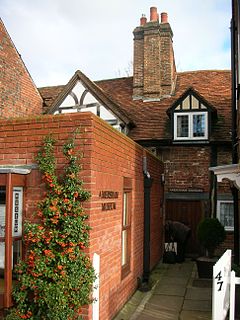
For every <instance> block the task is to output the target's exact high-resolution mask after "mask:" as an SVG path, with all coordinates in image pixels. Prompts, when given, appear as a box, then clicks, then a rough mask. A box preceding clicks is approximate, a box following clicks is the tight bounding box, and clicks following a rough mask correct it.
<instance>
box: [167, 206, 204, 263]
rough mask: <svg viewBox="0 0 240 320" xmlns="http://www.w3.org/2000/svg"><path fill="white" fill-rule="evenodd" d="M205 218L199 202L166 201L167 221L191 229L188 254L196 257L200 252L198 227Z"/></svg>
mask: <svg viewBox="0 0 240 320" xmlns="http://www.w3.org/2000/svg"><path fill="white" fill-rule="evenodd" d="M203 216H204V210H203V203H202V201H198V200H189V201H188V200H166V220H168V219H169V220H175V221H179V222H182V223H184V224H186V225H188V226H189V227H190V228H191V237H190V239H189V241H188V244H187V248H186V254H187V255H188V256H191V257H195V256H196V255H197V254H198V253H199V251H200V248H199V244H198V241H197V236H196V234H197V226H198V223H199V222H200V221H201V219H202V218H203Z"/></svg>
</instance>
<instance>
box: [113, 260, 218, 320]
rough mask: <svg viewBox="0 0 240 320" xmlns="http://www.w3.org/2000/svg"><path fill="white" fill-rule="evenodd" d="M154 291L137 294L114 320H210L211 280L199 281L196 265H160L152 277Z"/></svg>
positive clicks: (189, 261)
mask: <svg viewBox="0 0 240 320" xmlns="http://www.w3.org/2000/svg"><path fill="white" fill-rule="evenodd" d="M151 281H152V282H153V288H152V290H151V291H149V292H145V293H143V292H139V291H137V292H136V293H135V294H134V296H133V297H132V298H131V299H130V301H129V302H128V303H127V304H126V305H125V306H124V308H123V309H122V310H121V312H120V313H119V314H118V315H117V317H115V319H114V320H156V319H161V320H194V319H202V320H210V319H211V294H212V288H211V283H212V281H211V280H205V279H204V280H203V279H198V277H197V270H196V266H195V263H194V262H193V261H191V260H187V261H186V262H184V263H182V264H174V265H169V264H163V263H160V264H159V265H158V266H157V267H156V268H155V269H154V271H153V272H152V274H151Z"/></svg>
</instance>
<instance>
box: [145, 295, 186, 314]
mask: <svg viewBox="0 0 240 320" xmlns="http://www.w3.org/2000/svg"><path fill="white" fill-rule="evenodd" d="M182 305H183V297H177V296H167V295H160V294H153V295H152V296H151V298H150V299H149V300H148V302H147V303H146V304H145V309H146V310H161V311H171V312H175V313H176V314H178V313H179V312H180V310H181V308H182Z"/></svg>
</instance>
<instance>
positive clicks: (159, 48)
mask: <svg viewBox="0 0 240 320" xmlns="http://www.w3.org/2000/svg"><path fill="white" fill-rule="evenodd" d="M133 34H134V57H133V99H135V100H137V99H142V100H156V101H158V100H160V99H162V98H164V97H167V96H169V95H171V94H172V93H173V90H174V87H175V78H176V67H175V60H174V52H173V45H172V37H173V32H172V29H171V27H170V24H169V23H168V15H167V13H165V12H163V13H161V21H159V14H158V12H157V8H156V7H151V8H150V21H149V22H148V21H147V18H146V17H145V15H143V16H142V18H141V19H140V26H139V27H137V28H135V29H134V31H133Z"/></svg>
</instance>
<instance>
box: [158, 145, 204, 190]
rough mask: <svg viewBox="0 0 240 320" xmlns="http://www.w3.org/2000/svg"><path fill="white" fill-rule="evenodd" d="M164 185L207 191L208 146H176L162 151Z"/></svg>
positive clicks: (170, 187)
mask: <svg viewBox="0 0 240 320" xmlns="http://www.w3.org/2000/svg"><path fill="white" fill-rule="evenodd" d="M163 159H164V162H165V181H166V183H165V187H166V191H170V189H177V190H179V189H181V190H183V189H202V190H203V191H204V192H208V191H209V166H210V148H209V147H208V146H207V147H199V146H196V147H185V146H176V147H172V148H170V149H168V150H166V151H163Z"/></svg>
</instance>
